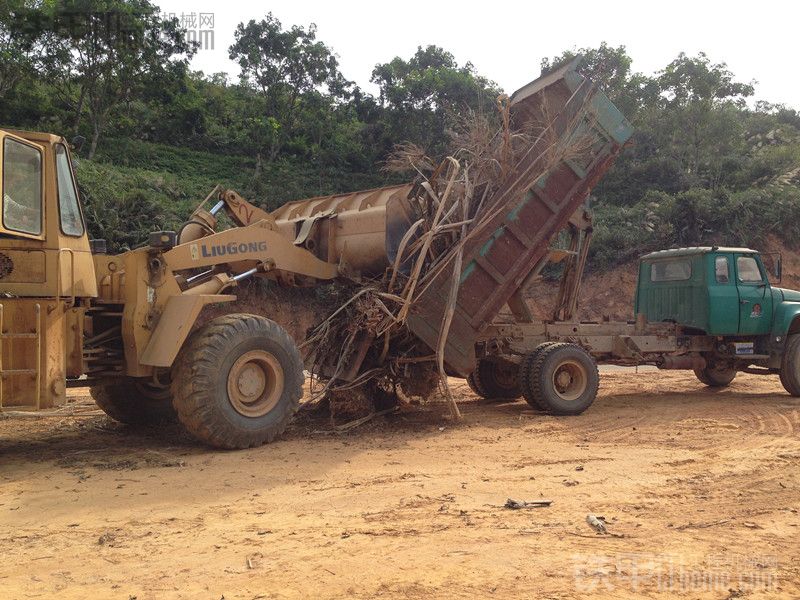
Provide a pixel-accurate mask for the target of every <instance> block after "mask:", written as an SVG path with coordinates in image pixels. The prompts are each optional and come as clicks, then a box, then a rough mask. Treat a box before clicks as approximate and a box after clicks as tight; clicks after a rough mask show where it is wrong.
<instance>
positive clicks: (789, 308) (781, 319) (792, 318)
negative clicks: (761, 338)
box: [772, 302, 800, 341]
mask: <svg viewBox="0 0 800 600" xmlns="http://www.w3.org/2000/svg"><path fill="white" fill-rule="evenodd" d="M796 333H800V302H782V303H781V304H779V305H778V308H777V310H776V311H775V318H774V320H773V322H772V338H773V341H775V340H776V339H777V338H779V337H780V338H782V339H783V338H786V337H788V336H790V335H793V334H796Z"/></svg>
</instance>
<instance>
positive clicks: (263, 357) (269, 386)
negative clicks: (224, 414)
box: [228, 350, 284, 417]
mask: <svg viewBox="0 0 800 600" xmlns="http://www.w3.org/2000/svg"><path fill="white" fill-rule="evenodd" d="M283 384H284V377H283V368H282V367H281V365H280V363H279V362H278V360H277V359H276V358H275V357H274V356H273V355H272V354H270V353H269V352H267V351H265V350H251V351H250V352H246V353H245V354H242V355H241V356H240V357H239V358H238V359H236V362H235V363H233V366H231V370H230V372H229V373H228V398H229V399H230V403H231V405H232V406H233V408H234V409H235V410H236V412H238V413H239V414H241V415H244V416H245V417H261V416H263V415H265V414H267V413H268V412H269V411H271V410H272V409H273V408H275V406H276V405H277V404H278V400H279V399H280V397H281V394H282V393H283Z"/></svg>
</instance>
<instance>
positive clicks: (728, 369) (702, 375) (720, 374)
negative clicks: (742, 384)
mask: <svg viewBox="0 0 800 600" xmlns="http://www.w3.org/2000/svg"><path fill="white" fill-rule="evenodd" d="M694 374H695V376H696V377H697V378H698V379H699V380H700V382H701V383H705V384H706V385H707V386H709V387H718V388H721V387H727V386H729V385H730V383H731V381H733V380H734V378H735V377H736V369H735V368H733V366H730V365H725V364H721V363H717V364H714V363H709V364H707V365H706V367H705V368H704V369H695V370H694Z"/></svg>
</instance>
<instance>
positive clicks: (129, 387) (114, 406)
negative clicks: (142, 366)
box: [89, 377, 176, 425]
mask: <svg viewBox="0 0 800 600" xmlns="http://www.w3.org/2000/svg"><path fill="white" fill-rule="evenodd" d="M89 393H90V394H91V395H92V398H93V399H94V401H95V403H96V404H97V406H99V407H100V408H101V409H102V410H103V412H104V413H106V414H107V415H108V416H109V417H111V418H112V419H114V420H115V421H119V422H120V423H125V424H127V425H150V424H154V423H168V422H172V421H175V419H176V415H175V409H174V408H173V407H172V392H171V391H170V388H169V387H160V386H156V385H155V384H154V383H153V382H152V381H150V380H149V379H146V378H140V377H116V378H113V379H107V380H105V381H103V382H101V383H97V384H95V385H93V386H92V387H90V388H89Z"/></svg>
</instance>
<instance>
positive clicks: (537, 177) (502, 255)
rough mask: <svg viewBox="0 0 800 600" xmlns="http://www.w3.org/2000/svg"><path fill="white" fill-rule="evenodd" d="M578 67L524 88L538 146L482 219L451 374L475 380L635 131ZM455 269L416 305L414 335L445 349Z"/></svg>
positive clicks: (519, 106)
mask: <svg viewBox="0 0 800 600" xmlns="http://www.w3.org/2000/svg"><path fill="white" fill-rule="evenodd" d="M575 67H576V61H573V62H571V63H569V64H567V65H565V66H564V67H562V68H560V69H558V70H556V71H554V72H553V73H550V74H548V75H546V76H544V77H541V78H539V79H537V80H536V81H534V82H532V83H530V84H528V85H527V86H525V87H523V88H521V89H520V90H518V91H517V92H515V94H514V95H513V96H512V98H511V104H510V111H511V119H512V124H513V125H514V127H515V128H516V129H518V130H524V131H527V132H531V133H532V134H533V135H535V136H536V140H535V142H534V143H533V144H532V147H531V148H530V150H529V151H528V152H526V154H525V155H524V157H523V158H522V159H521V160H520V161H519V162H518V164H517V165H516V167H515V169H513V170H512V171H511V173H509V175H508V176H507V177H506V180H505V181H504V182H503V183H502V185H501V186H500V188H499V190H498V191H497V193H495V194H494V195H493V197H492V198H491V199H490V200H489V201H488V202H487V203H486V204H485V205H484V207H483V208H482V209H481V212H480V213H479V214H478V215H476V218H475V219H474V222H475V223H479V224H478V225H476V226H474V227H473V229H472V231H471V232H470V234H469V236H468V241H467V243H466V245H465V247H464V259H463V265H464V266H463V269H462V271H461V280H460V288H459V293H458V299H457V303H456V308H455V314H454V317H453V320H452V324H451V327H450V331H449V335H448V339H447V343H446V346H445V353H444V360H445V364H446V365H447V367H448V370H449V371H450V372H451V373H453V374H457V375H461V376H464V377H466V376H467V375H469V374H470V372H471V371H472V370H473V369H474V366H475V342H476V340H477V339H478V338H479V336H480V333H481V331H483V330H484V329H485V328H486V327H487V326H489V325H490V324H491V322H492V320H493V319H494V317H495V316H496V315H497V314H498V312H499V311H500V310H501V309H502V307H503V305H505V304H506V303H507V302H508V301H509V299H510V298H511V297H512V296H513V295H514V294H515V293H516V291H517V290H518V289H519V287H520V285H521V284H522V282H523V281H524V280H525V278H526V276H527V275H528V274H529V273H530V272H531V271H532V270H533V268H534V267H535V266H536V264H537V262H539V261H540V260H541V259H542V258H543V257H544V256H545V254H546V253H547V252H548V248H549V245H550V241H551V240H552V239H553V238H554V237H555V236H556V235H557V234H558V232H559V231H560V230H561V229H563V228H564V227H565V225H566V224H567V222H568V220H569V218H570V217H571V216H572V215H573V213H574V212H575V211H576V210H577V209H578V208H579V207H580V205H581V204H582V203H583V202H584V201H585V200H586V198H587V196H588V194H589V192H590V190H591V189H592V187H593V186H594V185H595V184H596V183H597V181H598V180H599V179H600V178H601V177H602V176H603V174H604V173H605V172H606V171H608V169H609V168H610V167H611V164H612V163H613V161H614V159H615V158H616V156H617V154H618V153H619V152H620V150H621V148H622V147H623V145H624V144H625V142H627V141H628V139H630V137H631V135H632V133H633V130H632V127H631V125H630V123H628V121H627V120H626V119H625V117H623V116H622V114H621V113H620V112H619V110H617V108H616V107H615V106H614V105H613V104H612V103H611V101H610V100H609V99H608V97H607V96H606V95H605V94H604V93H603V92H601V91H600V90H599V89H597V88H596V87H595V86H594V85H593V84H592V83H591V81H590V80H588V79H586V78H584V77H583V76H581V75H580V74H579V73H577V72H576V70H575ZM451 277H452V273H450V272H449V271H448V270H444V271H442V272H441V273H440V274H439V275H438V277H437V278H436V279H435V280H434V282H433V283H432V285H430V286H429V287H428V288H427V289H426V290H425V292H424V293H423V294H421V295H420V296H419V297H418V299H417V300H416V302H415V305H414V306H413V310H412V311H411V316H410V317H409V320H408V325H409V327H410V329H411V330H412V331H413V332H414V333H415V334H416V335H417V336H418V337H419V338H420V339H421V340H423V341H424V342H425V343H426V344H427V345H428V346H430V347H431V348H436V346H437V342H438V339H439V332H440V329H441V323H442V318H443V315H444V313H445V310H446V305H447V298H448V290H449V287H450V285H451V284H450V280H451Z"/></svg>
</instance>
